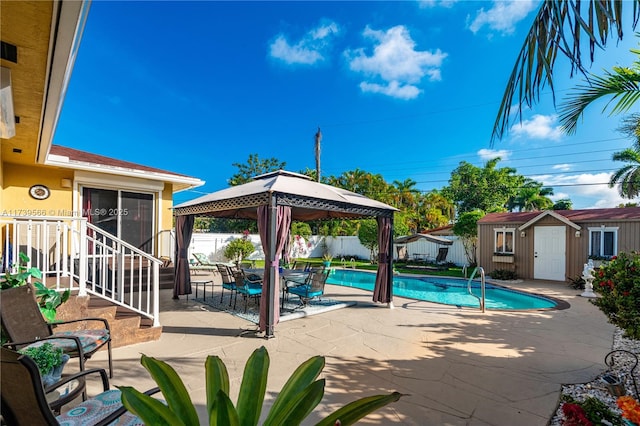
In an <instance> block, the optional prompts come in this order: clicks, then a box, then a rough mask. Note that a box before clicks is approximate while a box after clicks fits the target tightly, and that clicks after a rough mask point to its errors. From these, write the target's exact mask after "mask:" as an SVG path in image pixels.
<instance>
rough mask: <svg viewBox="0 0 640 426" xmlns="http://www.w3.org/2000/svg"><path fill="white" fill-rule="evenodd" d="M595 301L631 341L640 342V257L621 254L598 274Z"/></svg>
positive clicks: (638, 254)
mask: <svg viewBox="0 0 640 426" xmlns="http://www.w3.org/2000/svg"><path fill="white" fill-rule="evenodd" d="M594 275H595V279H594V281H593V290H594V291H595V292H596V293H598V294H599V295H600V297H598V298H596V299H591V303H593V304H594V305H596V306H597V307H598V308H600V310H601V311H602V312H603V313H604V314H605V315H606V316H607V317H608V318H609V322H610V323H611V324H614V325H617V326H618V327H620V328H621V329H622V330H623V331H624V332H625V335H626V336H627V337H629V338H631V339H640V253H638V252H635V251H632V252H631V253H625V252H621V253H620V254H618V256H614V257H612V258H611V260H610V261H609V262H608V263H607V264H606V265H603V266H601V267H600V268H599V269H597V270H596V271H595V272H594Z"/></svg>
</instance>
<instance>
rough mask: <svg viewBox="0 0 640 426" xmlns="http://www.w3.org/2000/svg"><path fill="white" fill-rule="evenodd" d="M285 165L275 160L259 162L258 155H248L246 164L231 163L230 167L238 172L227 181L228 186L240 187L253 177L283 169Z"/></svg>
mask: <svg viewBox="0 0 640 426" xmlns="http://www.w3.org/2000/svg"><path fill="white" fill-rule="evenodd" d="M286 165H287V163H286V162H284V161H280V160H278V159H277V158H268V159H266V160H261V159H260V158H259V157H258V154H249V158H248V159H247V162H246V163H233V164H232V166H234V167H237V168H238V172H237V173H236V174H234V175H233V176H231V178H230V179H229V180H228V183H229V186H237V185H242V184H243V183H247V182H250V181H251V180H252V179H253V178H254V177H255V176H259V175H262V174H265V173H269V172H273V171H276V170H280V169H284V168H285V167H286Z"/></svg>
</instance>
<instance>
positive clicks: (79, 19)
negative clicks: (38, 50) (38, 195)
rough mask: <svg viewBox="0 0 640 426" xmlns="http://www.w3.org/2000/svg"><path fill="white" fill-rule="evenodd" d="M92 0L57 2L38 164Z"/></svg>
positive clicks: (43, 159)
mask: <svg viewBox="0 0 640 426" xmlns="http://www.w3.org/2000/svg"><path fill="white" fill-rule="evenodd" d="M90 4H91V2H90V0H86V1H58V0H56V1H54V2H53V17H52V20H51V37H50V38H49V55H48V57H47V75H46V79H45V87H44V99H43V105H42V111H41V116H40V131H39V133H38V146H37V150H36V159H35V160H36V163H40V164H45V162H46V161H47V155H48V154H49V150H50V148H51V143H52V141H53V136H54V134H55V131H56V126H57V124H58V119H59V118H60V112H61V111H62V104H63V102H64V97H65V94H66V92H67V87H68V85H69V80H70V79H71V71H72V70H73V65H74V63H75V60H76V54H77V52H78V48H79V47H80V40H81V39H82V32H83V31H84V26H85V23H86V21H87V15H88V14H89V7H90Z"/></svg>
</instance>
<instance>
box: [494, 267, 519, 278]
mask: <svg viewBox="0 0 640 426" xmlns="http://www.w3.org/2000/svg"><path fill="white" fill-rule="evenodd" d="M489 275H490V276H491V278H493V279H494V280H504V281H509V280H515V279H517V278H518V274H516V271H509V270H507V269H496V270H495V271H493V272H491V273H490V274H489Z"/></svg>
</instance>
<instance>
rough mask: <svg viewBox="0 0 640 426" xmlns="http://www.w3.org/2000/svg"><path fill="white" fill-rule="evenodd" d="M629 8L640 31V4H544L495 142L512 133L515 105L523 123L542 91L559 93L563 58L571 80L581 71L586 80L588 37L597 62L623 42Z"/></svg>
mask: <svg viewBox="0 0 640 426" xmlns="http://www.w3.org/2000/svg"><path fill="white" fill-rule="evenodd" d="M623 6H624V7H627V6H632V14H633V20H632V28H633V29H635V27H636V25H637V23H638V18H639V17H640V0H633V1H632V2H624V1H620V0H547V1H543V2H542V4H541V5H540V9H539V10H538V13H537V15H536V17H535V19H534V21H533V23H532V25H531V28H530V29H529V33H528V34H527V37H526V38H525V41H524V43H523V45H522V49H521V50H520V53H519V54H518V56H517V58H516V63H515V65H514V67H513V70H512V71H511V75H510V77H509V81H508V82H507V87H506V88H505V91H504V94H503V96H502V102H501V104H500V108H499V110H498V115H497V117H496V120H495V123H494V125H493V132H492V134H491V142H492V143H493V142H494V141H495V140H496V139H501V138H502V137H503V135H504V134H505V132H506V131H507V130H508V129H509V127H510V125H511V110H512V106H513V105H514V104H515V105H517V108H518V109H517V114H516V117H517V118H518V119H519V120H521V119H522V106H523V105H525V106H527V107H531V106H532V105H533V104H534V103H535V102H537V100H538V99H539V97H540V90H541V89H542V88H544V87H545V86H546V85H548V86H549V88H550V89H551V92H552V93H553V92H554V85H553V71H554V65H555V62H556V58H557V57H558V53H560V54H562V55H564V56H565V57H567V58H568V59H569V61H570V63H571V76H573V74H574V73H577V72H580V73H582V74H585V75H586V70H585V67H584V64H583V61H582V49H583V48H584V40H583V39H584V38H585V37H586V38H587V39H588V45H589V59H590V62H591V63H592V62H593V60H594V53H595V48H596V47H600V48H604V47H605V46H606V44H607V41H608V40H609V38H610V37H611V39H616V41H620V40H622V38H623V29H622V26H623V24H624V21H623V17H624V16H623ZM627 19H628V17H627ZM514 99H515V101H514ZM554 102H555V96H554Z"/></svg>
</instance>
